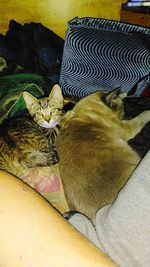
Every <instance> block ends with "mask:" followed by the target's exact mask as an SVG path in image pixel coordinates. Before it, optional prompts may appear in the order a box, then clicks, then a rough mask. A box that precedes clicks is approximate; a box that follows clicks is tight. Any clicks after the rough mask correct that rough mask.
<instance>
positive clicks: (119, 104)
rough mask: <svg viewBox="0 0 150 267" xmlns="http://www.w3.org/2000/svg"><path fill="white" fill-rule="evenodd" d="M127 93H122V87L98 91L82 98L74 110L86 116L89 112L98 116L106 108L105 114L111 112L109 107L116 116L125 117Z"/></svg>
mask: <svg viewBox="0 0 150 267" xmlns="http://www.w3.org/2000/svg"><path fill="white" fill-rule="evenodd" d="M126 95H127V94H126V93H125V92H124V93H122V92H121V90H120V88H116V89H114V90H112V91H110V92H105V91H97V92H95V93H93V94H90V95H88V96H86V97H85V98H82V99H81V100H80V101H79V102H78V103H77V104H76V106H75V108H74V109H73V110H74V112H75V113H76V114H77V113H78V114H80V116H82V117H83V116H84V115H86V114H89V115H90V116H92V114H93V116H96V115H98V114H99V112H100V113H101V112H102V110H104V112H105V114H107V111H108V112H109V109H108V107H109V108H110V109H111V110H112V111H113V113H114V114H115V116H116V117H118V118H119V119H123V117H124V103H123V98H125V96H126Z"/></svg>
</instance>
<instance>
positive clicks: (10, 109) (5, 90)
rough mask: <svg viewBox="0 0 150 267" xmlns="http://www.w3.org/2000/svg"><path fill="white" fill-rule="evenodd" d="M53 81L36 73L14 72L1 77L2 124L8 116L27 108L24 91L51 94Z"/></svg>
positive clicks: (38, 94)
mask: <svg viewBox="0 0 150 267" xmlns="http://www.w3.org/2000/svg"><path fill="white" fill-rule="evenodd" d="M51 88H52V83H51V82H50V81H49V80H47V79H46V78H44V77H42V76H40V75H35V74H25V73H23V74H13V75H10V76H5V77H4V76H3V77H0V124H1V123H2V122H3V121H4V120H5V119H7V118H10V117H12V116H14V115H15V114H18V113H22V112H24V111H25V110H26V105H25V102H24V100H23V96H22V92H23V91H28V92H30V93H31V94H33V95H34V96H36V97H41V96H44V95H47V94H49V92H50V91H51Z"/></svg>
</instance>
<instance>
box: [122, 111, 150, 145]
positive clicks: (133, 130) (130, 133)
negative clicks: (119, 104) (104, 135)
mask: <svg viewBox="0 0 150 267" xmlns="http://www.w3.org/2000/svg"><path fill="white" fill-rule="evenodd" d="M149 121H150V110H146V111H144V112H142V113H141V114H139V115H138V116H136V117H135V118H133V119H131V120H123V121H122V123H123V128H124V130H125V137H126V140H127V141H128V140H130V139H132V138H134V137H135V136H136V135H137V134H138V133H139V132H140V131H141V130H142V128H143V127H144V126H145V125H146V124H147V123H148V122H149Z"/></svg>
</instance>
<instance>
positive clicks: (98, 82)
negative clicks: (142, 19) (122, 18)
mask: <svg viewBox="0 0 150 267" xmlns="http://www.w3.org/2000/svg"><path fill="white" fill-rule="evenodd" d="M138 81H139V83H138ZM149 82H150V29H149V28H144V27H140V26H136V25H131V24H126V23H121V22H117V21H111V20H106V19H98V18H81V19H80V18H75V19H73V20H71V21H70V22H69V26H68V31H67V35H66V40H65V45H64V52H63V60H62V67H61V74H60V84H61V86H62V90H63V93H64V94H65V95H72V96H77V97H79V98H81V97H83V96H85V95H88V94H90V93H92V92H94V91H97V90H102V89H105V90H107V91H109V90H112V89H113V88H116V87H120V86H121V87H122V89H123V90H124V91H126V92H129V91H130V90H131V89H132V88H133V87H135V86H136V87H137V90H135V92H134V95H136V96H137V95H140V94H141V93H142V92H143V90H144V89H145V88H146V87H147V84H148V83H149Z"/></svg>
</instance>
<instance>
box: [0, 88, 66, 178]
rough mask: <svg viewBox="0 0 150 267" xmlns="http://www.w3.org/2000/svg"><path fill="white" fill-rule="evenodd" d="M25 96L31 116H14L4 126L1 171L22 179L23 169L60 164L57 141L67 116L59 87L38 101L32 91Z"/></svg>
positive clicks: (0, 129)
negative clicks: (64, 118) (64, 117)
mask: <svg viewBox="0 0 150 267" xmlns="http://www.w3.org/2000/svg"><path fill="white" fill-rule="evenodd" d="M23 97H24V100H25V102H26V106H27V109H28V111H29V114H30V115H29V114H27V115H26V114H23V115H22V116H16V117H13V118H11V119H8V120H6V121H5V122H4V123H3V124H2V125H1V126H0V169H3V170H7V171H8V172H10V173H13V174H15V175H16V176H18V177H19V176H20V173H22V169H25V168H31V167H36V166H48V165H51V164H55V163H57V162H58V156H57V152H56V147H55V140H56V137H57V135H58V132H59V128H60V125H61V123H62V122H61V119H62V118H63V116H64V115H65V113H64V111H63V106H64V100H63V96H62V92H61V89H60V87H59V85H55V86H54V87H53V88H52V90H51V93H50V95H49V97H45V98H41V99H37V98H36V97H34V96H32V95H31V94H30V93H28V92H24V93H23ZM62 121H63V120H62ZM44 126H45V127H46V128H44Z"/></svg>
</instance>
